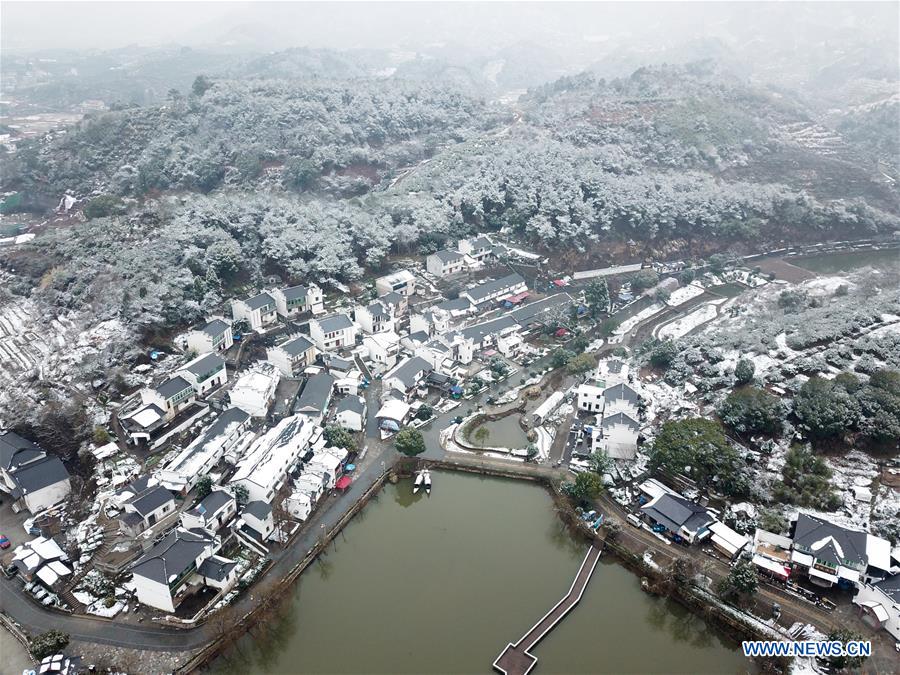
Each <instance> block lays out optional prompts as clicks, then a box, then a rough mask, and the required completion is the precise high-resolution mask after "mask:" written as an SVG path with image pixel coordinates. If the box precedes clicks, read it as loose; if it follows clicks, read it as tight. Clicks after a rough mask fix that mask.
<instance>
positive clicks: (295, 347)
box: [266, 335, 318, 377]
mask: <svg viewBox="0 0 900 675" xmlns="http://www.w3.org/2000/svg"><path fill="white" fill-rule="evenodd" d="M317 353H318V352H317V351H316V346H315V345H314V344H313V342H312V340H310V339H309V338H308V337H306V336H305V335H296V336H294V337H291V338H289V339H288V340H287V341H286V342H282V343H281V344H280V345H276V346H274V347H269V348H268V349H267V350H266V360H267V361H268V362H269V363H271V364H272V365H273V366H275V367H276V368H278V370H280V371H281V374H282V375H284V376H285V377H299V376H300V375H301V374H303V371H304V370H305V369H306V368H308V367H309V366H311V365H312V364H313V363H315V362H316V354H317Z"/></svg>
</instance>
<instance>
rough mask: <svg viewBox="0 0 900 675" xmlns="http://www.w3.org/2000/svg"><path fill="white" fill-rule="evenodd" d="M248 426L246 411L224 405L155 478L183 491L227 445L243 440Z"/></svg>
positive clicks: (220, 454)
mask: <svg viewBox="0 0 900 675" xmlns="http://www.w3.org/2000/svg"><path fill="white" fill-rule="evenodd" d="M249 427H250V415H249V413H247V412H246V411H244V410H241V409H240V408H236V407H232V408H228V409H227V410H225V411H224V412H222V414H221V415H219V416H218V417H217V418H216V420H215V422H213V423H212V424H210V425H209V426H208V427H206V429H204V430H203V431H202V432H201V433H200V435H199V436H197V438H195V439H194V440H193V441H191V443H190V444H189V445H188V446H187V447H185V448H184V449H183V450H182V451H181V452H179V453H178V454H176V455H175V457H174V458H173V459H172V460H171V461H170V462H168V463H167V464H166V465H165V467H164V468H163V469H162V470H161V471H160V472H159V474H158V475H159V480H160V481H161V482H162V484H163V485H165V486H166V487H167V488H168V489H170V490H172V491H174V492H178V493H181V494H186V493H187V492H189V491H190V490H191V489H192V488H193V487H194V485H196V484H197V481H198V480H200V478H201V477H203V476H205V475H207V474H208V473H209V472H210V471H212V470H213V468H215V466H216V464H218V463H219V461H220V460H222V458H223V457H225V454H226V453H227V452H228V451H229V450H230V449H231V448H233V447H235V446H237V445H239V444H240V443H242V442H245V441H246V439H247V436H248V431H247V430H248V429H249Z"/></svg>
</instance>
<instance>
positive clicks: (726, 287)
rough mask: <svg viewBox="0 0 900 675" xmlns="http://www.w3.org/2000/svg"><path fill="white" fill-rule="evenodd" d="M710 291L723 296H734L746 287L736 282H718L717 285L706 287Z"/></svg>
mask: <svg viewBox="0 0 900 675" xmlns="http://www.w3.org/2000/svg"><path fill="white" fill-rule="evenodd" d="M706 290H708V291H709V292H710V293H715V294H716V295H720V296H722V297H723V298H736V297H737V296H739V295H740V294H741V293H743V292H744V291H746V290H747V287H746V286H744V285H743V284H738V283H734V282H732V283H727V284H719V285H718V286H710V287H709V288H707V289H706Z"/></svg>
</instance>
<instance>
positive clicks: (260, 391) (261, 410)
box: [228, 363, 281, 417]
mask: <svg viewBox="0 0 900 675" xmlns="http://www.w3.org/2000/svg"><path fill="white" fill-rule="evenodd" d="M280 379H281V373H280V372H278V369H277V368H275V366H273V365H272V364H271V363H257V364H255V365H254V366H253V367H251V368H250V369H249V370H248V371H247V372H246V373H244V374H243V375H241V376H240V377H239V378H238V379H237V381H236V382H235V383H234V386H233V387H232V388H231V390H230V391H229V392H228V397H229V399H230V400H231V404H232V405H233V406H236V407H238V408H240V409H241V410H243V411H244V412H246V413H248V414H250V415H252V416H253V417H265V416H266V415H267V414H268V413H269V408H270V407H271V405H272V403H273V402H274V401H275V390H276V389H277V388H278V382H279V380H280Z"/></svg>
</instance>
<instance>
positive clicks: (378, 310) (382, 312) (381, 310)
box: [366, 302, 391, 319]
mask: <svg viewBox="0 0 900 675" xmlns="http://www.w3.org/2000/svg"><path fill="white" fill-rule="evenodd" d="M366 309H367V310H369V314H371V315H372V317H373V318H374V317H378V316H383V317H384V318H386V319H390V318H391V315H390V314H389V313H388V311H387V309H386V308H385V306H384V305H382V304H381V303H380V302H373V303H372V304H371V305H369V306H368V307H366Z"/></svg>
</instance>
